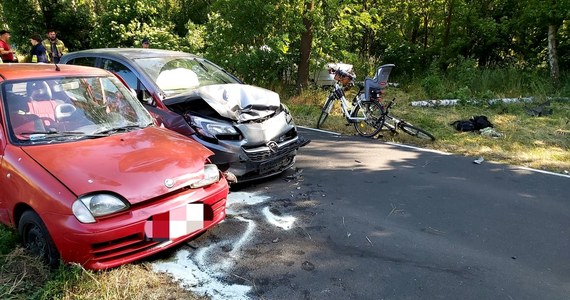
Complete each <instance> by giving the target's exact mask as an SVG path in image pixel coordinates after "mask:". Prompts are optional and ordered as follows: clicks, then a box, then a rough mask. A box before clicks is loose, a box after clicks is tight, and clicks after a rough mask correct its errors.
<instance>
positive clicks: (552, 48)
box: [548, 24, 560, 81]
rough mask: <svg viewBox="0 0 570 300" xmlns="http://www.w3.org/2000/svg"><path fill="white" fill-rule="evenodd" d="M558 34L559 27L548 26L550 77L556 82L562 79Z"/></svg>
mask: <svg viewBox="0 0 570 300" xmlns="http://www.w3.org/2000/svg"><path fill="white" fill-rule="evenodd" d="M557 32H558V26H557V25H554V24H550V25H548V63H549V65H550V77H551V78H552V79H554V80H556V81H557V80H558V78H559V77H560V70H559V69H558V54H556V33H557Z"/></svg>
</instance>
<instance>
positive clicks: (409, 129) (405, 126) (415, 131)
mask: <svg viewBox="0 0 570 300" xmlns="http://www.w3.org/2000/svg"><path fill="white" fill-rule="evenodd" d="M400 129H402V131H403V132H405V133H407V134H409V135H411V136H415V137H417V138H420V139H423V140H430V141H435V137H434V136H433V135H432V134H431V133H429V132H427V131H425V130H423V129H421V128H418V127H416V126H414V125H412V124H409V123H406V122H401V123H400Z"/></svg>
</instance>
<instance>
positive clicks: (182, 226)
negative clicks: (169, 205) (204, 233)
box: [144, 203, 204, 241]
mask: <svg viewBox="0 0 570 300" xmlns="http://www.w3.org/2000/svg"><path fill="white" fill-rule="evenodd" d="M202 228H204V204H203V203H190V204H187V205H185V206H181V207H178V208H175V209H173V210H171V211H167V212H164V213H161V214H156V215H154V216H152V217H150V218H149V219H148V220H147V221H146V223H145V226H144V231H145V235H146V238H147V239H149V240H153V241H167V240H173V239H176V238H179V237H181V236H185V235H188V234H190V233H192V232H194V231H196V230H200V229H202Z"/></svg>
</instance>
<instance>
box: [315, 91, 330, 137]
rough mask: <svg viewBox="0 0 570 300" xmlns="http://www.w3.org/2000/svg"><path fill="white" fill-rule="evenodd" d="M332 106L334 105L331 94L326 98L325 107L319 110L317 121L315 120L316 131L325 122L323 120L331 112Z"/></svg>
mask: <svg viewBox="0 0 570 300" xmlns="http://www.w3.org/2000/svg"><path fill="white" fill-rule="evenodd" d="M333 104H334V96H333V95H332V94H331V95H329V97H328V98H327V101H326V102H325V105H324V106H323V109H322V110H321V115H320V116H319V120H317V129H320V128H321V126H323V123H324V122H325V120H326V119H327V117H328V116H329V113H330V112H331V109H332V107H333Z"/></svg>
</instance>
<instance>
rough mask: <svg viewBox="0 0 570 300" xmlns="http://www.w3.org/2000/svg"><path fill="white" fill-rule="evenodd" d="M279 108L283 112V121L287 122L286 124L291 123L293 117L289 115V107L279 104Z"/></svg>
mask: <svg viewBox="0 0 570 300" xmlns="http://www.w3.org/2000/svg"><path fill="white" fill-rule="evenodd" d="M281 107H282V108H283V111H285V121H287V124H291V123H293V116H292V115H291V111H290V110H289V107H287V105H285V104H283V103H281Z"/></svg>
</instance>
